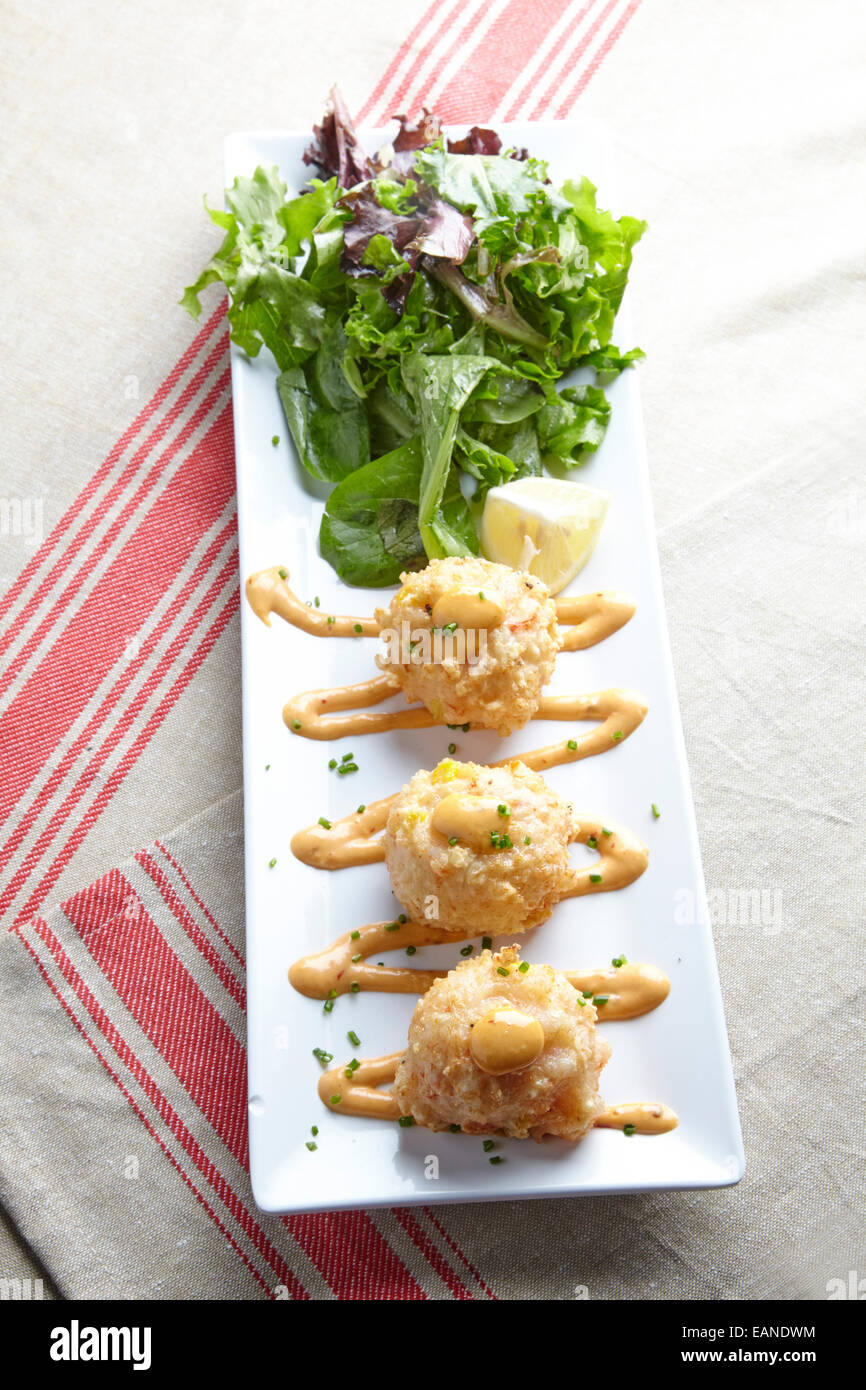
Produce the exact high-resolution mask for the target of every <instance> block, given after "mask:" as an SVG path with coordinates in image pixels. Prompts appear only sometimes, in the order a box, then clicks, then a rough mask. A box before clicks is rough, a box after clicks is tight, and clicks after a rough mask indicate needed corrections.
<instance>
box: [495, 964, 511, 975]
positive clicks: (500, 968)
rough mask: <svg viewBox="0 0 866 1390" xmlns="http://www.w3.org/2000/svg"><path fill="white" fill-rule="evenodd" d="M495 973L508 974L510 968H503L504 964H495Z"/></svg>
mask: <svg viewBox="0 0 866 1390" xmlns="http://www.w3.org/2000/svg"><path fill="white" fill-rule="evenodd" d="M496 973H497V975H510V974H511V971H510V970H506V968H505V966H504V965H497V967H496Z"/></svg>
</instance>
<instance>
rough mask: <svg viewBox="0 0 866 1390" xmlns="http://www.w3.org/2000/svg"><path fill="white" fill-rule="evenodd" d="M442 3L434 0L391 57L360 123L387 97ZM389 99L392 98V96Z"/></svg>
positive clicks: (443, 19)
mask: <svg viewBox="0 0 866 1390" xmlns="http://www.w3.org/2000/svg"><path fill="white" fill-rule="evenodd" d="M460 3H462V0H456V3H455V4H454V6H453V7H452V8H453V9H454V10H456V9H459V6H460ZM440 4H441V0H434V3H433V4H432V5H431V6H430V7H429V9H427V10H425V11H424V14H423V15H422V16H421V18H420V19H419V20H418V23H417V24H416V25H415V28H414V29H413V30H412V32H411V34H410V35H409V37H408V38H407V39H405V40H404V41H403V43H402V44H401V45H400V47H399V48H398V50H397V52H396V54H395V56H394V57H393V58H392V59H391V62H390V63H389V64H388V66H387V68H386V69H385V75H384V77H382V78H380V80H379V81H378V82H377V83H376V86H375V87H374V88H373V92H372V94H371V95H370V96H369V97H368V98H367V100H366V101H365V102H364V105H363V106H362V107H361V109H360V111H359V112H358V115H357V117H356V121H357V124H358V125H360V124H361V122H362V121H366V119H367V117H368V116H371V115H373V114H374V113H375V111H376V107H377V105H378V103H379V101H380V100H381V99H382V98H383V97H387V94H388V92H389V90H390V87H391V85H392V84H393V82H394V78H395V77H396V75H397V72H398V70H399V68H400V65H401V63H402V62H403V60H404V59H405V57H406V55H407V53H409V52H410V51H411V49H412V47H413V45H414V44H415V43H417V41H418V39H419V38H420V37H421V35H422V34H423V32H424V30H425V29H426V28H427V26H428V24H429V23H430V22H431V20H432V18H433V16H434V15H435V13H436V11H437V10H438V9H439V8H440ZM446 22H447V21H446V18H445V17H444V16H443V18H442V20H441V21H440V24H439V29H441V28H442V25H443V24H444V23H446ZM437 32H438V31H437ZM388 99H389V100H390V98H388Z"/></svg>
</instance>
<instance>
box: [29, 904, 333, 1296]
mask: <svg viewBox="0 0 866 1390" xmlns="http://www.w3.org/2000/svg"><path fill="white" fill-rule="evenodd" d="M33 925H34V927H35V929H36V931H37V933H38V935H39V936H40V937H41V939H42V940H43V941H44V942H45V944H46V946H47V947H48V949H49V951H50V952H51V955H52V956H53V958H54V960H55V961H56V963H57V965H58V967H59V969H60V971H61V973H62V974H63V976H64V978H65V980H66V981H67V983H68V984H69V985H70V986H71V988H72V989H73V990H74V992H75V994H76V995H77V996H78V998H79V1000H80V1001H81V1003H82V1004H83V1005H84V1007H85V1009H86V1010H87V1012H88V1014H89V1015H90V1017H91V1019H92V1020H93V1022H94V1023H95V1024H96V1026H97V1027H98V1029H99V1031H100V1032H101V1033H102V1035H103V1037H104V1038H105V1040H106V1041H107V1042H108V1044H109V1045H110V1046H111V1047H112V1048H113V1049H114V1051H115V1052H116V1053H117V1055H118V1057H119V1058H120V1060H121V1061H122V1062H123V1063H124V1065H125V1066H126V1067H127V1069H128V1070H129V1071H130V1072H131V1073H132V1075H133V1076H134V1077H135V1079H136V1081H137V1082H138V1084H139V1085H140V1086H141V1087H142V1089H143V1090H144V1092H145V1094H146V1095H147V1097H148V1099H149V1100H150V1101H151V1103H152V1104H153V1106H154V1108H155V1110H156V1111H157V1114H158V1115H159V1117H160V1119H161V1120H162V1121H163V1123H164V1124H165V1125H166V1126H167V1127H168V1129H169V1130H170V1131H171V1133H172V1134H173V1135H174V1137H175V1138H176V1139H178V1141H179V1142H180V1143H181V1145H182V1147H183V1148H184V1150H185V1152H186V1153H187V1155H188V1156H189V1157H190V1158H191V1159H192V1161H193V1163H194V1164H195V1166H196V1167H197V1168H198V1169H199V1171H200V1172H201V1173H202V1175H203V1176H204V1177H205V1178H206V1180H207V1181H208V1182H209V1183H210V1185H211V1186H212V1187H213V1189H214V1191H215V1192H216V1193H217V1195H218V1196H219V1198H220V1200H221V1201H222V1202H223V1204H224V1205H225V1206H226V1207H227V1208H228V1210H229V1211H230V1212H231V1214H232V1216H233V1217H234V1219H235V1220H236V1221H237V1222H238V1224H239V1225H240V1226H241V1228H242V1230H243V1231H244V1233H245V1235H247V1236H248V1237H249V1239H250V1240H251V1241H252V1243H253V1245H254V1246H255V1248H256V1250H258V1251H259V1253H260V1254H261V1255H263V1256H264V1258H265V1260H266V1261H267V1263H268V1264H269V1265H270V1266H271V1268H272V1269H273V1271H274V1273H275V1274H276V1275H277V1278H278V1279H279V1281H280V1283H281V1284H282V1285H283V1286H284V1287H285V1288H287V1289H288V1290H289V1291H290V1293H291V1295H292V1298H295V1299H308V1298H309V1294H308V1293H307V1291H306V1289H305V1288H304V1286H303V1285H302V1284H301V1282H300V1280H299V1279H298V1278H297V1277H296V1276H295V1275H294V1274H293V1273H292V1271H291V1270H290V1269H289V1267H288V1265H287V1264H286V1262H285V1260H283V1258H282V1256H281V1255H280V1253H279V1251H278V1250H276V1249H275V1248H274V1246H272V1245H271V1243H270V1241H269V1240H268V1238H267V1236H266V1235H265V1233H264V1231H263V1230H262V1229H261V1227H260V1226H259V1225H258V1223H257V1222H256V1221H255V1220H254V1219H253V1217H252V1216H251V1215H250V1213H249V1212H248V1211H247V1209H246V1207H245V1206H244V1204H243V1202H241V1200H240V1198H239V1197H238V1196H237V1195H236V1194H235V1193H234V1192H233V1191H232V1189H231V1186H230V1185H229V1183H228V1182H227V1181H226V1179H225V1178H224V1177H223V1175H222V1174H221V1173H220V1172H219V1170H218V1169H217V1168H216V1167H215V1166H214V1164H213V1163H211V1161H210V1159H209V1158H208V1157H207V1155H206V1154H205V1152H204V1150H203V1149H202V1148H201V1147H200V1145H199V1144H197V1143H196V1141H195V1139H194V1138H193V1136H192V1135H191V1134H190V1132H189V1130H188V1129H187V1128H186V1126H185V1125H184V1124H183V1122H182V1120H181V1119H180V1117H179V1116H178V1115H177V1114H176V1112H175V1111H174V1110H173V1108H172V1107H171V1105H169V1103H168V1101H167V1100H166V1099H165V1097H164V1096H163V1095H162V1093H161V1091H160V1090H159V1087H158V1086H157V1085H156V1083H155V1082H154V1081H153V1079H152V1077H151V1076H149V1075H148V1073H147V1071H146V1070H145V1068H144V1067H143V1066H142V1065H141V1063H140V1062H139V1061H138V1060H137V1058H136V1057H135V1056H134V1054H133V1052H132V1050H131V1048H130V1047H129V1046H128V1045H127V1043H126V1042H125V1041H124V1039H123V1038H122V1037H121V1035H120V1033H119V1032H118V1031H117V1029H116V1028H115V1027H114V1025H113V1023H112V1022H111V1020H110V1019H109V1018H108V1015H107V1014H106V1013H105V1011H104V1010H103V1009H102V1008H101V1007H100V1005H99V1004H98V1003H97V1001H96V1000H95V999H94V997H93V995H92V994H91V992H90V990H89V989H88V988H87V986H86V984H85V983H84V981H83V980H82V978H81V976H80V975H79V974H78V972H77V970H76V969H75V967H74V966H73V965H72V962H71V961H70V960H69V957H68V956H67V955H66V952H65V951H64V950H63V948H62V946H61V945H60V942H59V941H58V940H57V937H56V936H55V935H54V933H53V932H52V931H51V929H50V927H49V926H48V924H47V922H44V921H42V920H37V921H36V922H34V924H33ZM12 930H13V931H15V932H16V935H17V936H18V938H19V940H20V941H21V942H22V944H23V945H24V946H25V947H26V949H27V950H28V951H29V953H30V955H31V956H32V957H33V959H34V961H35V962H36V965H37V966H38V968H39V971H40V974H41V975H42V978H43V979H44V981H45V983H46V984H47V985H48V987H49V989H51V991H52V992H53V993H54V995H55V996H56V998H57V999H58V1000H59V1002H60V1004H61V1005H62V1007H63V1009H64V1010H65V1012H66V1013H67V1014H68V1016H69V1018H70V1019H71V1020H72V1022H73V1023H74V1024H75V1027H76V1028H77V1029H78V1031H79V1033H80V1034H81V1036H82V1037H83V1038H84V1040H85V1042H86V1043H87V1044H88V1046H89V1047H90V1048H91V1049H92V1050H93V1051H94V1052H95V1054H96V1056H97V1057H98V1058H99V1060H100V1061H101V1062H102V1064H103V1066H104V1067H105V1068H106V1070H107V1071H108V1073H109V1075H110V1076H111V1078H112V1080H113V1081H114V1082H115V1084H116V1085H117V1086H118V1088H119V1089H120V1091H121V1093H122V1094H123V1095H124V1097H125V1098H126V1100H127V1101H128V1102H129V1104H130V1105H131V1106H132V1109H133V1111H134V1112H135V1114H136V1115H137V1116H138V1118H139V1119H140V1120H141V1121H142V1123H143V1124H144V1126H145V1127H146V1129H147V1130H148V1132H149V1133H150V1134H151V1135H152V1136H153V1138H154V1139H155V1140H156V1142H157V1144H158V1145H159V1147H160V1148H161V1149H162V1151H163V1153H164V1154H165V1155H166V1157H167V1158H168V1159H169V1160H170V1161H171V1163H172V1165H173V1166H174V1168H176V1169H177V1171H178V1172H179V1173H180V1175H181V1177H182V1178H183V1179H184V1181H185V1182H186V1184H187V1186H188V1187H189V1188H190V1189H191V1191H192V1192H193V1193H194V1194H195V1196H196V1198H197V1199H198V1201H199V1202H200V1203H201V1204H202V1206H203V1207H204V1209H205V1211H206V1212H207V1213H208V1215H209V1216H210V1217H211V1219H212V1220H213V1221H214V1222H215V1223H216V1225H217V1226H218V1228H219V1230H220V1231H221V1232H222V1234H223V1235H224V1236H225V1238H226V1240H227V1241H228V1243H229V1245H230V1246H231V1248H232V1249H233V1250H234V1251H235V1253H236V1254H237V1255H239V1256H240V1258H241V1259H242V1260H243V1262H244V1264H245V1265H246V1266H247V1268H248V1269H249V1270H250V1272H251V1274H252V1275H253V1276H254V1278H255V1279H256V1280H257V1282H258V1283H259V1284H260V1285H261V1287H262V1288H263V1289H264V1290H265V1292H266V1293H268V1294H270V1295H271V1297H273V1292H272V1290H271V1288H270V1286H269V1285H268V1283H267V1281H266V1280H265V1279H263V1278H262V1276H261V1274H260V1273H259V1271H258V1270H257V1269H256V1268H255V1266H254V1265H253V1263H252V1261H251V1260H250V1259H249V1257H248V1256H247V1255H246V1254H245V1252H244V1251H243V1250H242V1249H241V1247H240V1246H239V1245H238V1244H237V1242H236V1240H235V1239H234V1237H233V1236H232V1235H231V1233H230V1232H229V1231H228V1230H227V1229H226V1227H225V1226H224V1225H223V1223H222V1221H221V1220H220V1218H219V1217H218V1216H217V1214H216V1212H215V1211H214V1209H213V1208H212V1207H211V1206H210V1205H209V1203H208V1202H207V1201H206V1199H205V1198H204V1197H203V1196H202V1194H201V1192H199V1190H198V1188H197V1187H196V1186H195V1185H194V1183H193V1182H192V1180H191V1179H190V1177H189V1175H188V1174H187V1173H186V1172H185V1170H184V1169H183V1168H182V1167H181V1165H180V1163H179V1162H178V1160H177V1158H176V1157H175V1156H174V1155H173V1154H172V1152H171V1150H170V1149H169V1148H168V1146H167V1145H166V1144H165V1142H164V1141H163V1140H162V1139H161V1138H160V1136H159V1134H158V1133H157V1131H156V1129H155V1128H154V1127H153V1125H152V1124H151V1123H150V1121H149V1120H148V1119H147V1118H146V1116H145V1115H144V1112H143V1111H142V1110H141V1108H140V1107H139V1106H138V1104H137V1103H136V1101H135V1099H134V1098H133V1096H132V1095H131V1093H130V1092H129V1090H128V1089H127V1088H126V1086H125V1085H124V1084H123V1082H122V1081H121V1080H120V1077H119V1076H118V1074H117V1072H116V1071H115V1070H114V1069H113V1067H112V1066H111V1065H110V1063H109V1062H108V1061H107V1059H106V1058H105V1057H104V1055H103V1054H102V1052H101V1051H100V1049H99V1048H98V1046H97V1045H96V1043H95V1042H94V1041H93V1039H92V1038H91V1037H90V1036H89V1034H88V1032H87V1030H86V1029H85V1028H84V1026H83V1024H82V1023H81V1021H80V1020H79V1019H78V1018H77V1017H76V1015H75V1013H74V1011H73V1009H72V1008H71V1007H70V1005H69V1003H68V1002H67V1000H65V999H64V998H63V996H62V994H61V993H60V991H59V990H58V989H57V987H56V986H55V984H54V983H53V981H52V980H51V978H50V976H49V975H48V972H47V970H46V969H45V966H44V965H43V964H42V961H41V960H40V959H39V955H38V953H37V952H36V951H35V950H34V948H33V947H32V946H31V945H30V943H29V942H28V941H26V940H25V939H24V937H23V936H21V934H20V932H19V931H18V930H17V928H15V927H13V928H12Z"/></svg>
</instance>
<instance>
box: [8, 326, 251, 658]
mask: <svg viewBox="0 0 866 1390" xmlns="http://www.w3.org/2000/svg"><path fill="white" fill-rule="evenodd" d="M224 316H225V305H224V304H220V306H219V308H218V309H215V310H214V312H213V313H212V314H211V316H210V318H209V319H208V320H207V322H206V323H205V324H204V326H203V328H201V329H200V330H199V332H198V333H197V334H196V336H195V337H194V338H193V340H192V342H191V343H190V345H189V347H188V348H187V349H186V351H185V352H184V353H183V356H182V357H180V358H179V359H178V361H177V362H176V363H175V365H174V366H173V367H172V369H171V371H170V372H169V374H168V376H167V377H166V378H165V381H164V382H163V383H162V385H161V386H160V387H159V389H158V390H157V391H156V392H155V393H154V395H153V396H151V398H150V400H149V401H148V403H147V405H146V406H145V407H144V409H143V410H142V411H140V412H139V414H138V415H137V416H136V417H135V419H134V420H133V422H132V424H131V425H130V426H129V428H128V429H127V430H125V431H124V433H123V434H122V435H121V436H120V439H118V441H117V443H116V444H115V445H114V446H113V448H112V450H111V452H110V453H109V454H108V456H107V458H106V459H105V460H104V462H103V463H101V464H100V466H99V468H98V469H97V470H96V472H95V473H94V475H93V477H92V478H91V479H90V482H89V483H87V485H86V486H85V487H84V488H83V489H82V490H81V492H80V493H79V494H78V496H77V497H76V499H75V501H74V502H73V503H72V505H71V506H70V507H69V508H68V509H67V511H66V512H65V513H64V515H63V517H62V518H61V520H60V521H58V523H57V525H56V526H55V527H54V529H53V531H51V532H50V534H49V535H48V536H47V537H46V539H45V540H44V541H43V542H42V545H41V546H40V547H39V549H38V550H37V552H36V554H35V555H34V556H33V557H32V558H31V559H30V560H29V561H28V563H27V565H26V566H25V568H24V569H23V570H22V571H21V573H20V574H19V576H18V578H17V579H16V580H15V583H14V584H13V585H12V588H11V589H10V590H9V592H8V593H7V594H6V595H5V596H4V597H3V598H2V599H0V619H3V618H5V616H6V614H7V613H8V611H9V609H10V608H11V607H12V605H13V604H14V603H16V602H17V600H18V599H19V598H20V596H21V594H22V592H23V591H24V589H25V588H26V587H27V584H28V582H29V581H30V579H31V578H32V577H33V575H34V574H36V573H37V572H38V570H39V568H40V567H41V566H42V565H43V564H44V563H45V562H46V561H47V560H48V558H49V557H50V555H51V554H52V552H53V551H54V550H55V549H56V548H57V546H58V544H59V543H60V542H61V541H65V542H66V544H67V546H68V544H69V532H70V530H71V528H72V525H73V523H74V522H75V520H76V519H77V517H78V516H79V515H80V514H81V512H82V510H83V509H84V507H86V505H87V503H88V502H89V501H90V499H91V497H93V496H94V495H95V493H96V492H97V491H98V489H99V488H100V487H101V485H102V483H103V482H104V481H105V479H106V478H107V477H108V476H109V474H110V473H111V470H112V468H113V467H114V465H115V464H116V463H117V461H118V459H120V458H121V456H122V455H123V453H124V452H125V450H126V449H128V448H129V446H130V444H131V443H132V441H133V440H134V439H135V437H136V435H138V434H140V433H141V431H142V429H143V428H144V426H145V425H146V424H147V422H148V420H149V419H150V417H151V416H152V415H153V413H154V411H155V410H158V409H159V407H160V406H161V405H162V404H163V402H164V401H165V400H166V398H167V397H168V395H169V394H170V392H171V391H173V390H174V388H175V386H176V385H177V383H178V382H179V380H180V378H181V377H182V376H183V374H184V372H185V371H186V369H187V367H188V366H189V365H190V363H191V362H193V361H194V359H195V358H196V356H197V355H198V353H199V352H200V351H201V349H202V347H203V346H204V344H205V343H206V342H207V340H208V338H209V337H210V335H211V333H212V332H213V330H214V328H215V327H216V326H217V324H218V323H220V322H221V321H222V319H223V318H224ZM3 650H5V648H3Z"/></svg>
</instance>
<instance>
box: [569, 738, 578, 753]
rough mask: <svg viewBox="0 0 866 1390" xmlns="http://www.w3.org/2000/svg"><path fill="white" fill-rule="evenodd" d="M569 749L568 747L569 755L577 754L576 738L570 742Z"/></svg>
mask: <svg viewBox="0 0 866 1390" xmlns="http://www.w3.org/2000/svg"><path fill="white" fill-rule="evenodd" d="M567 747H568V751H569V753H576V752H577V739H576V738H570V739H569V740H568V745H567Z"/></svg>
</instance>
